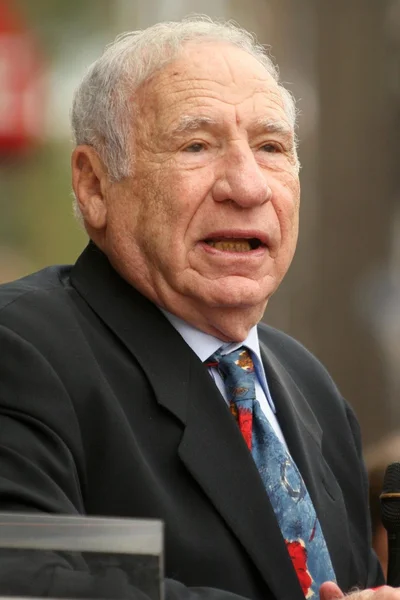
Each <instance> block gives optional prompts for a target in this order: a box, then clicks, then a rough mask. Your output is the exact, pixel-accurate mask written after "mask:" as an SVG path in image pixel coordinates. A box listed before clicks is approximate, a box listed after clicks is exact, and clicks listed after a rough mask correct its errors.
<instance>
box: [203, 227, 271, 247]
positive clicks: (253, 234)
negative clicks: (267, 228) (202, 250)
mask: <svg viewBox="0 0 400 600" xmlns="http://www.w3.org/2000/svg"><path fill="white" fill-rule="evenodd" d="M253 238H256V239H258V240H260V242H261V243H262V244H264V246H269V244H270V239H269V236H268V235H267V234H266V233H265V232H264V231H260V230H259V229H246V230H244V229H221V230H218V231H212V232H211V233H209V234H207V235H206V236H205V237H204V238H203V240H224V239H235V240H240V239H243V240H250V239H253Z"/></svg>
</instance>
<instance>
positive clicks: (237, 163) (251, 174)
mask: <svg viewBox="0 0 400 600" xmlns="http://www.w3.org/2000/svg"><path fill="white" fill-rule="evenodd" d="M271 195H272V192H271V188H270V187H269V185H268V175H267V171H266V169H262V168H261V167H260V165H259V164H258V163H257V161H256V158H255V156H254V153H253V151H252V149H251V148H250V147H249V146H248V144H246V143H244V142H240V143H236V144H234V145H233V146H232V147H231V148H230V149H229V150H228V151H227V152H226V154H225V155H224V157H223V158H221V164H220V170H219V172H218V174H217V177H216V181H215V184H214V187H213V198H214V200H215V201H216V202H225V201H227V200H229V201H231V202H234V203H235V204H237V205H238V206H240V207H242V208H251V207H253V206H258V205H261V204H264V203H265V202H268V201H269V200H270V199H271Z"/></svg>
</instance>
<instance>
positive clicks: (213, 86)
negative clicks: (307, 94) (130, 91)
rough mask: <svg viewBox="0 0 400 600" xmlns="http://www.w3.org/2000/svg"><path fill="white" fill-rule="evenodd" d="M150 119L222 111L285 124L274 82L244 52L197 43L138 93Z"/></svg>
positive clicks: (281, 101) (211, 113)
mask: <svg viewBox="0 0 400 600" xmlns="http://www.w3.org/2000/svg"><path fill="white" fill-rule="evenodd" d="M137 99H138V101H139V104H140V106H141V109H142V110H144V111H145V112H147V113H152V117H153V119H154V120H155V121H160V120H163V122H164V124H165V122H166V121H167V122H172V121H174V120H175V119H176V118H177V116H178V115H181V114H182V113H184V114H196V113H198V112H202V113H203V112H204V111H206V113H209V114H210V116H211V117H213V116H215V117H217V116H218V115H217V114H214V113H221V112H223V113H224V115H225V118H226V119H229V118H232V119H236V120H237V121H240V120H241V119H245V118H247V119H248V118H251V117H254V118H255V119H257V118H260V117H261V118H262V117H271V118H278V119H280V120H282V119H283V120H285V121H287V117H286V115H285V111H284V104H283V100H282V95H281V93H280V90H279V86H278V84H277V82H276V81H275V80H274V78H273V77H272V75H271V74H270V73H268V71H267V70H266V68H265V67H264V66H263V65H262V64H261V63H259V62H258V60H257V59H256V58H255V57H253V56H252V55H250V54H249V53H248V52H246V51H244V50H241V49H240V48H237V47H235V46H232V45H230V44H227V43H218V42H197V43H190V44H187V45H186V46H185V47H184V50H183V52H182V54H181V55H180V56H179V57H178V58H176V59H175V60H173V61H172V62H171V63H169V64H168V65H167V66H166V67H164V68H163V69H161V70H160V71H159V72H157V73H156V74H155V75H154V76H153V77H152V78H151V79H150V80H149V81H147V82H146V83H145V84H144V85H143V86H142V88H141V89H140V90H139V92H138V96H137Z"/></svg>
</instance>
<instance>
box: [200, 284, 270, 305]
mask: <svg viewBox="0 0 400 600" xmlns="http://www.w3.org/2000/svg"><path fill="white" fill-rule="evenodd" d="M227 279H228V278H227ZM272 293H273V290H272V289H269V288H267V287H265V286H261V285H260V283H259V282H258V281H253V280H250V281H243V277H231V278H229V280H228V281H227V280H224V281H223V282H218V284H217V285H215V284H210V285H209V286H208V288H207V289H205V290H204V294H202V296H203V301H204V302H205V303H206V304H208V305H209V306H213V307H215V308H217V307H218V308H231V309H234V308H236V309H239V308H247V309H249V308H252V307H254V308H255V309H256V308H257V307H260V306H263V307H265V305H266V303H267V300H268V298H269V297H270V296H271V295H272Z"/></svg>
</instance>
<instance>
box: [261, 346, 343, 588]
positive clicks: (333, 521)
mask: <svg viewBox="0 0 400 600" xmlns="http://www.w3.org/2000/svg"><path fill="white" fill-rule="evenodd" d="M260 348H261V353H262V358H263V363H264V367H265V370H266V376H267V380H268V385H269V387H270V391H271V395H272V398H273V400H274V403H275V406H276V409H277V415H276V416H277V419H278V421H279V425H280V427H281V429H282V432H283V435H284V437H285V440H286V441H287V444H288V447H289V450H290V453H291V455H292V457H293V459H294V461H295V463H296V465H297V467H298V468H299V470H300V472H301V474H302V477H303V479H304V482H305V484H306V487H307V489H308V492H309V494H310V496H311V499H312V501H313V504H314V507H315V510H316V512H317V515H318V518H319V521H320V524H321V528H322V531H323V533H324V537H325V540H326V543H327V546H328V549H329V552H330V556H331V560H332V564H333V568H334V571H335V574H336V578H337V581H338V583H339V585H340V586H341V587H342V588H343V589H347V587H348V580H349V569H350V564H351V560H350V546H351V544H350V537H349V532H348V528H347V523H346V521H347V518H346V509H345V505H344V501H343V496H342V492H341V490H340V488H339V486H338V484H337V482H336V479H335V477H334V475H333V473H332V471H331V470H330V468H329V466H328V464H327V463H326V461H325V459H324V457H323V454H322V449H321V445H322V436H323V432H322V430H321V427H320V425H319V423H318V422H317V420H316V418H315V416H314V414H313V412H312V410H311V408H310V406H309V404H308V403H307V401H306V399H305V398H304V396H303V394H302V393H301V391H300V390H299V388H298V387H297V385H296V384H295V383H294V381H293V379H292V378H291V376H290V375H289V373H288V372H287V371H286V369H285V368H284V367H283V366H282V364H281V363H280V362H279V361H278V359H277V358H276V356H275V355H274V354H273V352H272V351H271V350H270V349H269V348H268V347H267V346H266V345H265V344H263V343H260ZM338 523H340V527H338ZM344 530H345V531H346V530H347V538H346V539H343V531H344Z"/></svg>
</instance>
